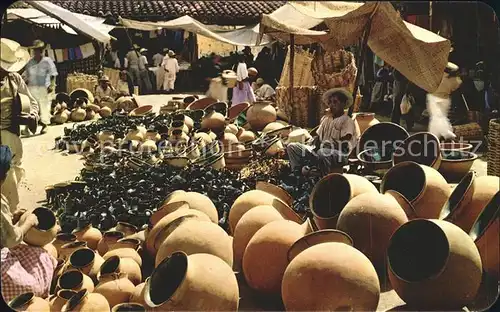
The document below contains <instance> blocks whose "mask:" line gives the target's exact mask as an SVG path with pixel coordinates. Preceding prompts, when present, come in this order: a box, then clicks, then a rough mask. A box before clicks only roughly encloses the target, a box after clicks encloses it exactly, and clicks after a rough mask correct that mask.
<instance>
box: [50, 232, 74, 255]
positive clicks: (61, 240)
mask: <svg viewBox="0 0 500 312" xmlns="http://www.w3.org/2000/svg"><path fill="white" fill-rule="evenodd" d="M74 241H76V236H75V234H71V233H59V234H57V235H56V238H55V239H54V241H52V245H54V247H55V248H56V250H57V253H58V254H59V252H60V249H61V247H62V245H64V244H67V243H72V242H74Z"/></svg>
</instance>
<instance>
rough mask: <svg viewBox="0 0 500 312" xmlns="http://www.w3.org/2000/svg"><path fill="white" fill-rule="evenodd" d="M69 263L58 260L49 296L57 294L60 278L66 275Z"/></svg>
mask: <svg viewBox="0 0 500 312" xmlns="http://www.w3.org/2000/svg"><path fill="white" fill-rule="evenodd" d="M67 266H68V265H67V263H66V262H64V260H62V259H57V266H56V268H55V269H54V274H52V282H51V283H50V289H49V294H51V295H54V294H55V293H57V285H58V282H59V277H61V275H62V274H63V273H64V270H66V268H67Z"/></svg>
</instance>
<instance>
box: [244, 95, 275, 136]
mask: <svg viewBox="0 0 500 312" xmlns="http://www.w3.org/2000/svg"><path fill="white" fill-rule="evenodd" d="M273 121H276V109H275V108H274V107H273V106H272V103H271V102H254V103H253V104H252V105H250V107H249V108H248V110H247V122H248V123H249V124H250V126H251V127H252V129H253V130H255V131H262V129H264V127H265V126H266V125H267V124H268V123H271V122H273Z"/></svg>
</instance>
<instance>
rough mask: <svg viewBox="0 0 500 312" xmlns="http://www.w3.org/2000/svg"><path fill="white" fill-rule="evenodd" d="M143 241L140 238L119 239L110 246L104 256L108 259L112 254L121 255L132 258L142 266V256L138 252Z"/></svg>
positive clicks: (121, 256)
mask: <svg viewBox="0 0 500 312" xmlns="http://www.w3.org/2000/svg"><path fill="white" fill-rule="evenodd" d="M140 245H141V242H140V241H139V240H138V239H133V238H122V239H119V240H118V241H117V242H116V243H115V244H113V246H110V247H109V250H108V252H107V253H105V254H104V255H103V256H102V258H103V259H104V260H108V259H109V258H110V257H112V256H119V257H120V258H130V259H132V260H134V261H135V262H137V264H138V265H139V266H142V258H141V256H140V255H139V253H138V249H139V247H140Z"/></svg>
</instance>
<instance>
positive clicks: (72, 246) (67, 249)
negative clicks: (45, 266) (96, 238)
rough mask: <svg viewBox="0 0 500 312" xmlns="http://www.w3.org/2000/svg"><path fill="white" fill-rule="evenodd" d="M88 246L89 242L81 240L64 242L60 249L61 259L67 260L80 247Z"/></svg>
mask: <svg viewBox="0 0 500 312" xmlns="http://www.w3.org/2000/svg"><path fill="white" fill-rule="evenodd" d="M86 247H87V243H86V242H80V241H75V242H72V243H67V244H64V245H62V246H61V249H59V259H62V260H67V259H68V258H69V256H71V254H72V253H73V252H75V251H76V250H78V249H82V248H86Z"/></svg>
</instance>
